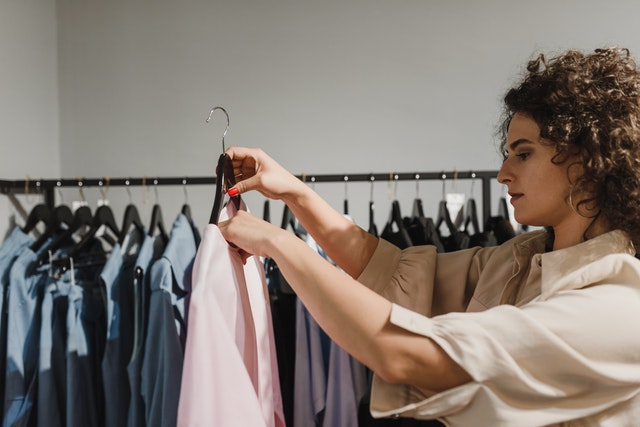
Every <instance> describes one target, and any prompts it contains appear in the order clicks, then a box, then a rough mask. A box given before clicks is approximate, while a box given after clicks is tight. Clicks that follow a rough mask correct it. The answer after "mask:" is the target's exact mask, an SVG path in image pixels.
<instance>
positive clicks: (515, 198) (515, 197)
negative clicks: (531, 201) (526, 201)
mask: <svg viewBox="0 0 640 427" xmlns="http://www.w3.org/2000/svg"><path fill="white" fill-rule="evenodd" d="M509 196H511V199H510V200H509V201H510V202H511V203H512V204H513V203H514V202H517V201H518V200H519V199H520V198H521V197H522V196H524V194H522V193H509Z"/></svg>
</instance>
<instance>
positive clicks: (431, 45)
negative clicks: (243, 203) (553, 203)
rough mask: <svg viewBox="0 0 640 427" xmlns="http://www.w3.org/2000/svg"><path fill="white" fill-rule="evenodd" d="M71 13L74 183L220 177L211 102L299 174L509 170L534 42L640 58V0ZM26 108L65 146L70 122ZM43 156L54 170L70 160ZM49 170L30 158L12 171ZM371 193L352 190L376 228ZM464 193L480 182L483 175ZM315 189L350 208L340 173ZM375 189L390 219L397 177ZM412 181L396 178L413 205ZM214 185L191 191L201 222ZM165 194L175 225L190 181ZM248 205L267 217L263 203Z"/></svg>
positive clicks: (61, 23) (239, 132)
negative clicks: (500, 136) (505, 119)
mask: <svg viewBox="0 0 640 427" xmlns="http://www.w3.org/2000/svg"><path fill="white" fill-rule="evenodd" d="M16 4H18V3H17V2H16ZM4 7H5V6H2V8H4ZM15 7H16V6H14V8H15ZM24 8H26V6H20V9H24ZM2 12H4V10H3V11H2ZM57 14H58V31H59V44H58V61H59V82H60V84H59V93H60V109H59V111H60V124H59V126H60V135H61V136H60V173H61V175H63V176H66V177H75V176H92V177H96V176H104V175H107V176H149V177H153V176H158V175H161V176H185V175H188V176H199V175H210V174H212V173H213V169H214V167H215V163H216V160H217V157H218V155H219V154H220V152H221V150H222V148H221V146H220V135H221V133H222V130H223V127H224V126H223V122H224V119H223V117H222V116H221V115H216V116H215V118H214V122H215V123H214V124H212V125H206V124H205V123H204V119H205V118H206V116H207V114H208V112H209V109H210V108H211V107H212V106H214V105H222V106H224V107H225V108H227V109H228V111H229V113H230V115H231V128H230V131H229V134H228V136H227V139H226V142H227V144H228V145H248V146H260V147H262V148H264V149H265V151H267V152H268V153H270V154H271V155H272V156H273V157H275V158H276V159H277V160H279V161H280V162H281V163H283V164H284V165H285V166H286V167H287V168H289V169H290V170H292V171H293V172H294V173H297V174H300V173H307V174H311V173H369V172H387V171H389V172H391V171H402V172H410V171H439V170H443V169H445V170H451V169H453V168H455V167H457V168H458V169H460V170H469V169H497V168H498V167H499V160H498V156H497V153H496V150H495V149H494V147H495V144H494V142H495V141H494V137H493V136H494V130H495V126H496V124H497V121H498V116H499V105H500V99H501V96H502V95H503V93H504V91H505V90H506V88H507V87H509V85H510V84H511V83H512V82H513V81H514V80H516V79H517V77H518V75H519V73H520V71H521V70H522V66H523V65H524V63H525V62H526V60H528V59H529V58H530V57H531V56H532V55H533V54H534V53H535V52H538V51H544V52H549V51H559V50H562V49H565V48H569V47H577V48H582V49H592V48H595V47H598V46H602V45H612V44H617V45H623V46H627V47H629V48H631V50H632V52H633V53H635V54H636V55H640V27H639V26H638V25H637V17H638V16H640V3H638V2H636V1H635V0H616V1H609V2H596V1H579V0H565V1H557V0H542V1H538V2H516V1H512V0H488V1H482V2H472V1H466V2H462V1H458V2H452V1H444V0H434V1H420V0H402V1H397V0H348V1H344V0H325V1H309V0H307V1H300V0H296V1H294V0H269V1H261V2H258V1H249V0H216V1H212V0H201V1H197V0H191V1H183V2H175V1H169V0H110V1H101V0H85V1H82V2H80V1H77V0H58V2H57ZM0 15H1V16H3V17H6V14H5V13H1V14H0ZM49 15H50V13H49ZM3 19H4V20H7V21H8V22H9V23H11V24H14V22H13V20H9V19H7V18H3ZM32 19H33V20H32V21H30V22H31V24H30V26H31V27H37V26H38V25H36V24H37V20H36V19H35V18H32ZM52 27H53V26H52V24H51V23H49V27H48V28H52ZM0 31H3V32H4V31H7V30H5V29H4V26H3V30H0ZM40 31H42V30H40ZM15 34H20V32H19V30H17V29H16V30H14V31H10V32H9V35H10V36H11V38H14V39H15ZM31 37H33V36H31ZM52 38H53V37H52ZM5 40H6V37H3V42H2V43H6V41H5ZM20 46H23V45H22V42H20ZM27 47H28V49H29V53H30V54H31V55H34V56H35V54H36V52H37V50H36V49H35V48H34V47H32V46H27ZM50 48H51V51H49V55H50V56H51V55H53V53H51V52H53V51H55V47H53V46H50ZM4 49H7V48H6V47H5V48H3V50H2V51H1V52H3V51H4ZM14 52H15V49H14ZM54 58H55V56H54ZM51 61H52V62H55V59H52V60H51ZM49 68H51V67H49ZM49 68H47V67H44V69H45V71H42V72H39V73H37V75H36V76H35V77H34V76H29V75H28V73H27V75H21V76H20V84H19V85H17V86H16V87H17V89H16V90H18V91H20V90H21V91H24V90H26V89H29V88H32V87H33V84H32V83H31V79H33V78H35V79H36V80H40V81H42V80H46V77H47V76H49V77H51V78H53V77H52V76H55V70H51V72H50V73H49ZM20 70H21V71H25V72H26V71H28V70H31V68H30V67H29V65H27V64H25V65H23V67H21V68H20ZM45 95H48V94H44V95H43V98H44V100H43V102H44V103H46V102H47V101H50V100H51V98H48V97H47V96H45ZM0 103H2V104H5V102H4V100H2V101H0ZM0 108H3V109H5V108H8V107H7V106H6V105H3V106H2V107H0ZM47 110H49V109H47ZM53 110H55V108H54V109H53ZM3 111H4V110H3ZM48 117H49V118H50V117H52V116H48ZM29 118H30V119H31V120H32V121H31V122H30V125H32V126H33V127H37V128H38V129H39V132H41V133H42V134H46V135H47V136H49V134H51V137H52V140H56V138H57V133H56V129H57V128H56V127H55V126H56V125H53V124H52V125H51V126H49V127H47V123H46V122H42V121H41V120H39V119H38V114H34V115H30V116H29ZM3 136H4V131H3ZM34 157H38V159H39V161H40V162H41V164H42V163H50V159H51V158H54V157H55V158H56V159H57V154H56V155H55V156H50V155H49V153H45V154H42V155H40V154H37V155H35V156H34ZM34 165H38V163H37V162H36V163H28V162H27V161H26V160H25V162H24V163H23V166H19V167H18V168H17V169H18V170H15V169H14V170H12V171H11V173H10V174H9V175H12V176H13V177H15V178H21V177H22V176H24V175H25V174H26V173H27V171H31V170H33V166H34ZM14 167H15V164H14ZM36 169H37V170H38V171H40V170H42V174H43V175H47V174H51V173H53V174H55V173H56V172H57V170H56V169H54V170H51V171H49V170H46V169H45V168H42V169H40V167H39V166H38V167H37V168H36ZM32 174H33V172H32ZM4 175H5V176H6V175H7V174H4ZM369 188H370V187H369V185H368V184H356V183H354V184H351V185H349V186H348V187H347V191H348V197H349V199H350V201H351V203H350V206H351V210H352V213H353V214H354V216H355V217H356V219H357V220H358V221H359V222H361V223H364V222H366V208H367V202H368V200H369ZM447 188H449V187H447ZM476 188H477V187H476ZM458 189H459V190H460V191H464V192H468V191H469V186H468V183H460V184H459V188H458ZM495 189H496V191H499V190H498V187H497V186H496V187H495ZM316 190H317V191H318V192H320V193H321V194H322V195H324V196H326V197H328V198H329V199H330V201H331V203H332V204H334V206H336V207H338V208H341V203H342V199H343V198H344V192H345V188H344V185H343V184H318V185H316ZM375 190H376V191H375V196H374V198H375V200H376V202H377V204H378V212H379V213H378V214H377V219H378V222H379V223H382V222H384V221H385V220H386V216H387V209H388V207H387V206H388V195H387V185H386V184H383V183H378V184H376V186H375ZM415 191H416V190H415V185H414V184H413V183H400V184H399V185H398V198H399V199H400V200H401V201H403V202H406V209H407V210H408V209H410V203H411V200H412V199H413V197H414V196H415ZM440 191H441V184H440V183H438V182H425V183H421V184H420V194H421V197H423V199H424V200H425V205H426V207H427V208H432V210H433V212H435V209H436V205H437V203H436V202H437V199H438V197H439V196H438V195H439V193H440ZM212 193H213V190H212V188H193V187H191V188H189V190H188V196H189V201H190V203H191V204H192V208H193V210H194V214H195V215H196V218H197V219H198V222H199V223H203V222H204V221H206V218H208V215H209V209H210V206H211V199H212ZM87 194H88V196H89V197H93V198H96V197H98V192H97V190H93V191H91V192H88V193H87ZM108 195H109V198H110V199H111V200H112V204H114V206H119V205H121V204H124V203H126V202H127V201H128V196H127V194H126V192H124V190H122V189H115V188H114V189H111V190H110V191H109V193H108ZM475 195H476V197H479V190H478V189H476V190H475ZM145 196H146V198H147V199H148V200H149V203H147V205H149V204H150V203H152V202H153V201H154V198H155V194H154V193H153V191H152V190H151V189H146V191H142V190H140V189H137V190H136V191H134V192H133V196H132V197H133V199H134V201H136V202H138V203H139V204H141V203H142V200H143V199H144V198H145ZM74 197H76V196H75V193H68V192H67V193H65V201H67V202H68V201H69V200H70V199H72V198H74ZM158 197H159V200H160V202H161V203H162V204H163V206H166V211H165V219H166V220H167V221H169V218H172V217H173V215H174V213H177V210H178V208H179V206H180V205H181V204H182V203H183V201H184V195H183V192H182V189H181V188H161V189H160V190H159V192H158ZM249 201H250V206H251V207H252V208H253V209H254V210H255V211H258V212H261V209H262V204H261V203H262V199H261V198H258V197H256V196H254V197H253V198H249ZM403 207H404V205H403ZM148 211H149V210H147V212H148Z"/></svg>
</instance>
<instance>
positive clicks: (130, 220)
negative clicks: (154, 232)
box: [118, 203, 144, 245]
mask: <svg viewBox="0 0 640 427" xmlns="http://www.w3.org/2000/svg"><path fill="white" fill-rule="evenodd" d="M131 226H134V227H135V228H136V229H137V230H138V231H139V232H140V233H143V232H144V224H143V223H142V220H141V219H140V213H139V212H138V208H137V207H136V205H134V204H133V203H130V204H128V205H127V207H126V208H125V209H124V216H123V218H122V228H121V230H120V236H119V237H118V243H120V244H121V245H122V243H123V242H124V239H125V238H126V237H127V235H128V234H129V229H130V228H131Z"/></svg>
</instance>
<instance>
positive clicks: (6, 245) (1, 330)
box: [0, 227, 33, 414]
mask: <svg viewBox="0 0 640 427" xmlns="http://www.w3.org/2000/svg"><path fill="white" fill-rule="evenodd" d="M32 243H33V239H32V238H31V237H30V236H29V235H28V234H26V233H24V232H23V231H22V230H21V229H20V228H19V227H15V228H14V229H13V230H12V231H11V232H10V233H9V234H8V235H7V238H6V239H5V240H4V242H3V243H2V245H0V402H1V404H2V406H3V407H2V408H0V410H2V411H3V412H2V413H3V414H4V401H5V400H4V393H5V379H6V375H5V374H6V357H7V313H8V310H7V302H8V301H7V293H8V291H9V272H10V270H11V266H12V265H13V263H14V261H15V260H16V258H17V257H18V256H19V255H20V253H21V252H22V250H23V249H25V248H26V247H27V246H29V245H31V244H32Z"/></svg>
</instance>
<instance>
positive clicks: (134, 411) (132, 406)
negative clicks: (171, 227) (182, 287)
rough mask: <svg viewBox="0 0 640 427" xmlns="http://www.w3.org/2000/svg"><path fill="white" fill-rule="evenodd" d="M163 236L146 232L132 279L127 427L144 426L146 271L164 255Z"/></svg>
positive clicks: (148, 289) (148, 279) (148, 293)
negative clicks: (143, 367) (142, 376)
mask: <svg viewBox="0 0 640 427" xmlns="http://www.w3.org/2000/svg"><path fill="white" fill-rule="evenodd" d="M164 249H165V243H164V240H163V238H162V236H159V235H158V236H155V237H152V236H149V235H148V234H146V232H145V237H144V241H143V242H142V246H141V247H140V251H139V252H138V258H137V259H136V263H135V269H134V277H133V304H134V307H133V308H134V310H133V314H134V321H133V325H132V329H133V348H132V351H131V357H130V359H129V363H128V364H127V376H128V379H129V390H130V392H131V398H130V401H129V410H128V414H127V426H128V427H139V426H145V425H146V423H145V407H144V400H143V399H142V392H141V383H142V379H141V372H142V359H143V357H144V349H145V338H146V333H147V329H148V323H149V310H148V307H149V299H150V296H151V275H150V274H149V270H150V268H151V266H152V265H153V263H154V262H155V261H157V260H158V259H159V258H160V257H161V256H162V253H163V252H164Z"/></svg>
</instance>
